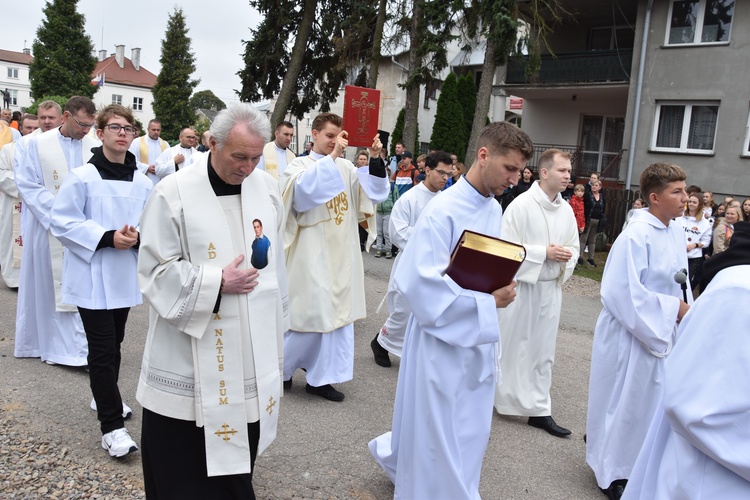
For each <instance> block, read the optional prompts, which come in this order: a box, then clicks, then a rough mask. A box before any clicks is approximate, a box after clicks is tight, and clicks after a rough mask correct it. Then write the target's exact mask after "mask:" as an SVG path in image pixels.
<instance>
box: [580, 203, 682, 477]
mask: <svg viewBox="0 0 750 500" xmlns="http://www.w3.org/2000/svg"><path fill="white" fill-rule="evenodd" d="M681 269H687V252H686V251H685V231H684V230H683V229H682V226H681V225H680V224H679V223H677V222H675V221H670V223H669V226H664V224H663V223H662V222H661V221H659V219H657V218H656V217H654V216H653V215H651V213H650V212H649V211H648V210H636V211H635V212H634V213H633V217H632V218H631V219H630V222H629V223H628V227H627V228H626V229H625V231H623V232H622V233H620V236H618V238H617V240H615V243H614V245H612V249H611V250H610V252H609V257H607V264H606V265H605V267H604V275H603V277H602V284H601V295H602V304H603V305H604V309H603V310H602V312H601V314H600V315H599V320H598V321H597V323H596V330H595V332H594V344H593V347H592V353H591V379H590V381H589V400H588V417H587V421H586V433H587V444H586V462H587V463H588V464H589V466H590V467H591V468H592V469H593V470H594V474H595V475H596V480H597V483H599V486H600V487H602V488H608V487H609V485H610V484H611V483H612V481H614V480H617V479H628V478H629V477H630V472H631V470H632V467H633V464H634V463H635V459H636V457H637V456H638V451H639V450H640V449H641V445H642V444H643V440H644V439H645V437H646V432H647V431H648V427H649V424H650V423H651V419H652V418H653V416H654V414H655V412H656V409H657V405H658V403H659V400H660V399H661V396H662V387H663V383H664V374H663V368H664V359H665V357H666V356H667V355H668V354H669V352H670V351H671V350H672V345H673V342H674V340H675V331H676V327H677V312H678V311H679V307H680V299H681V298H682V291H681V289H680V285H679V284H677V283H676V282H675V281H674V275H675V273H676V272H677V271H679V270H681ZM688 301H689V302H692V294H689V293H688Z"/></svg>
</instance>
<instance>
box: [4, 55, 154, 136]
mask: <svg viewBox="0 0 750 500" xmlns="http://www.w3.org/2000/svg"><path fill="white" fill-rule="evenodd" d="M33 59H34V57H33V56H32V55H31V50H30V49H23V52H13V51H10V50H1V49H0V90H3V91H5V90H6V89H7V90H8V92H9V93H10V99H11V102H10V109H11V110H13V111H23V110H24V109H25V108H28V107H29V106H31V104H32V103H33V102H34V99H33V98H32V97H31V81H30V80H29V65H30V64H31V61H33ZM140 61H141V49H139V48H134V49H131V58H130V59H128V58H127V57H125V46H124V45H116V46H115V53H114V54H111V55H110V56H109V57H107V51H106V50H100V51H99V62H98V63H97V65H96V68H95V69H94V73H93V74H92V75H91V80H92V84H97V83H98V84H99V85H100V87H99V90H98V91H97V92H96V94H94V102H95V103H96V107H97V108H103V107H104V106H107V105H109V104H113V103H114V104H122V105H123V106H127V107H129V108H131V109H132V110H133V114H134V115H135V117H136V118H137V119H138V120H140V121H141V123H143V125H144V126H145V125H146V124H147V123H148V121H149V120H151V119H152V118H153V117H154V109H153V102H154V97H153V95H152V94H151V89H152V88H153V86H154V85H155V84H156V75H154V74H153V73H151V72H150V71H149V70H147V69H146V68H144V67H142V66H141V62H140ZM0 102H1V101H0Z"/></svg>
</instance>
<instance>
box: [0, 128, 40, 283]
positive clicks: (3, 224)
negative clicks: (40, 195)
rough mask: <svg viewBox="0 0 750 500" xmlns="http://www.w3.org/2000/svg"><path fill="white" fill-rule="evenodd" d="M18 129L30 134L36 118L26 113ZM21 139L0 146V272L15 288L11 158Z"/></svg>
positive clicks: (16, 234)
mask: <svg viewBox="0 0 750 500" xmlns="http://www.w3.org/2000/svg"><path fill="white" fill-rule="evenodd" d="M19 128H20V131H21V133H22V134H23V136H24V137H27V136H30V135H31V134H33V133H34V132H35V131H37V130H39V118H38V117H37V116H36V115H28V116H26V117H24V119H23V120H22V121H21V124H20V127H19ZM21 139H23V137H22V138H21ZM21 139H19V140H18V141H16V142H11V143H10V144H6V145H5V146H3V147H2V149H0V271H2V276H3V281H4V282H5V285H6V286H7V287H8V288H18V272H19V270H20V268H21V254H20V250H21V246H20V243H21V198H20V197H19V196H18V187H17V186H16V177H15V174H14V173H13V161H14V158H15V155H16V152H17V151H18V148H17V145H18V143H19V142H20V141H21ZM21 154H22V153H21ZM14 253H15V254H16V255H15V256H14V255H13V254H14Z"/></svg>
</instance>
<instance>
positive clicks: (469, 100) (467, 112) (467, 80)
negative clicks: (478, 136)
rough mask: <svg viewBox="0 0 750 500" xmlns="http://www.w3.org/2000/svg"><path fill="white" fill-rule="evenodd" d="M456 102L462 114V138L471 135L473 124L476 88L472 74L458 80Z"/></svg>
mask: <svg viewBox="0 0 750 500" xmlns="http://www.w3.org/2000/svg"><path fill="white" fill-rule="evenodd" d="M458 102H459V103H460V104H461V110H462V111H463V112H464V123H465V124H466V129H465V130H464V137H466V138H468V137H469V136H470V135H471V126H472V124H473V122H474V112H475V111H476V107H477V87H476V84H475V83H474V74H473V73H471V72H469V73H466V74H465V75H463V76H461V77H460V78H459V79H458Z"/></svg>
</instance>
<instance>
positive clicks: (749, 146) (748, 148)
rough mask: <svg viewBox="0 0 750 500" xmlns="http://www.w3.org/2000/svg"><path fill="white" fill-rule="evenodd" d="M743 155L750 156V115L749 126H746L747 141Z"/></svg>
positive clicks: (749, 116) (749, 118)
mask: <svg viewBox="0 0 750 500" xmlns="http://www.w3.org/2000/svg"><path fill="white" fill-rule="evenodd" d="M742 156H750V115H748V117H747V127H745V142H744V143H743V147H742Z"/></svg>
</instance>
